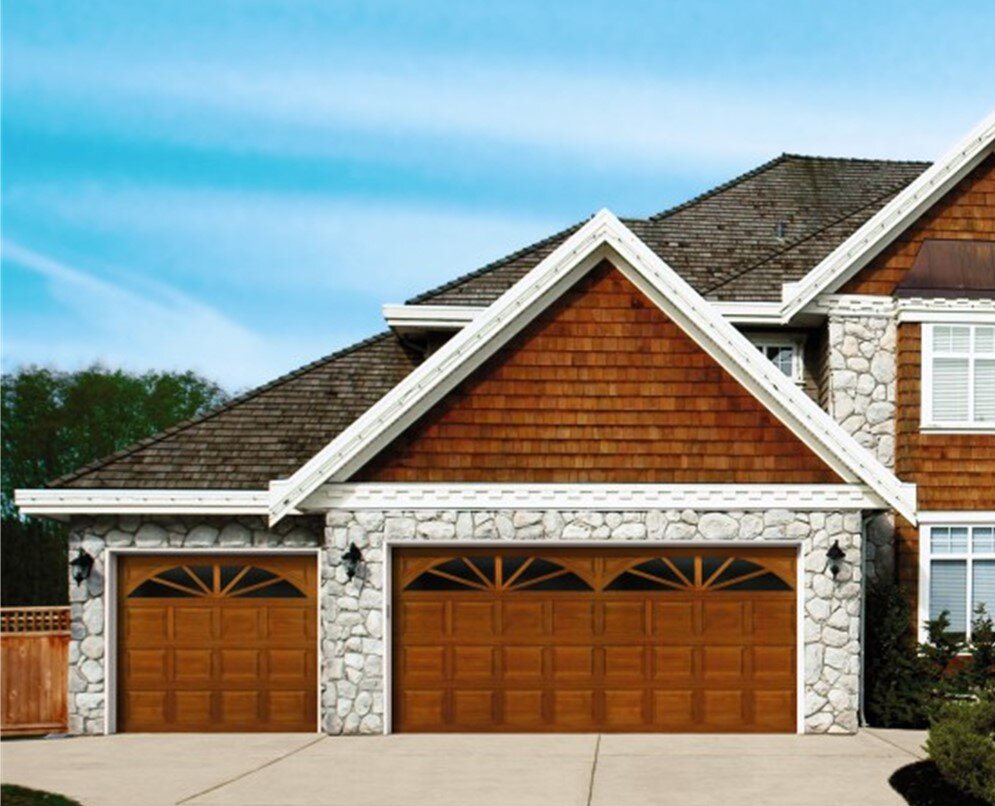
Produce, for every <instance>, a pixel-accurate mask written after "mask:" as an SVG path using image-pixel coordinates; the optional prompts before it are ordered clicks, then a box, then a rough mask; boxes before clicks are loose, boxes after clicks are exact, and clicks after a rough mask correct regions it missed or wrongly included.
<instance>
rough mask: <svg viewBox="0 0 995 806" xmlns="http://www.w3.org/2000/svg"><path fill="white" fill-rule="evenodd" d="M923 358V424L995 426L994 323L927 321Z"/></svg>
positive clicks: (929, 425)
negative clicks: (973, 323) (932, 323)
mask: <svg viewBox="0 0 995 806" xmlns="http://www.w3.org/2000/svg"><path fill="white" fill-rule="evenodd" d="M922 361H923V370H924V373H923V374H924V381H925V382H924V383H923V387H922V414H923V417H922V420H923V425H924V426H926V427H943V426H951V427H960V428H963V427H972V426H973V427H981V428H995V325H939V324H937V325H927V326H926V332H925V334H924V339H923V356H922Z"/></svg>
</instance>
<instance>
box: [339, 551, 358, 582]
mask: <svg viewBox="0 0 995 806" xmlns="http://www.w3.org/2000/svg"><path fill="white" fill-rule="evenodd" d="M362 561H363V552H361V551H360V550H359V546H357V545H356V544H355V543H350V544H349V548H348V549H346V550H345V551H343V552H342V563H343V564H344V565H345V575H346V576H347V577H348V578H349V579H350V580H351V579H352V578H353V577H354V576H356V571H358V570H359V564H360V563H361V562H362Z"/></svg>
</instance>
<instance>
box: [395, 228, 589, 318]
mask: <svg viewBox="0 0 995 806" xmlns="http://www.w3.org/2000/svg"><path fill="white" fill-rule="evenodd" d="M593 217H594V216H593V215H589V216H588V217H587V218H585V219H583V220H582V221H579V222H578V223H576V224H572V225H571V226H569V227H567V228H566V229H562V230H560V231H559V232H554V233H553V234H552V235H547V236H546V237H545V238H543V239H542V240H540V241H536V242H535V243H533V244H530V245H529V246H524V247H522V248H521V249H518V250H516V251H514V252H512V253H511V254H509V255H505V256H504V257H502V258H498V259H497V260H492V261H491V262H490V263H488V264H487V265H486V266H481V267H480V268H479V269H474V270H473V271H470V272H467V273H466V274H461V275H460V276H459V277H455V278H453V279H452V280H449V281H448V282H445V283H443V284H442V285H439V286H436V287H435V288H430V289H429V290H428V291H422V292H421V293H420V294H418V295H416V296H414V297H411V298H410V299H408V300H407V302H405V303H404V304H405V305H418V304H419V303H422V302H424V301H425V300H428V299H431V298H432V297H435V296H438V295H439V294H441V293H443V292H444V291H448V290H449V289H451V288H455V287H456V286H458V285H462V284H463V283H465V282H466V281H467V280H472V279H473V278H475V277H479V276H480V275H482V274H486V273H487V272H489V271H493V270H494V269H498V268H500V267H501V266H504V265H506V264H508V263H511V261H513V260H517V259H518V258H520V257H523V256H525V255H527V254H528V253H529V252H532V251H535V250H536V249H540V248H541V247H543V246H547V245H548V244H550V243H552V242H553V241H555V240H556V239H557V238H562V237H563V236H565V235H569V234H570V233H572V232H574V231H575V230H576V229H578V228H579V227H581V226H583V225H584V224H585V223H586V222H587V221H590V220H591V219H592V218H593Z"/></svg>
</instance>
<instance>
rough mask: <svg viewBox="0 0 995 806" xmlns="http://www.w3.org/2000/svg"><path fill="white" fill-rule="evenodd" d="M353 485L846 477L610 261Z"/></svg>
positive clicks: (834, 479)
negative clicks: (699, 345) (786, 424)
mask: <svg viewBox="0 0 995 806" xmlns="http://www.w3.org/2000/svg"><path fill="white" fill-rule="evenodd" d="M355 480H356V481H380V482H433V481H462V482H501V481H518V482H560V483H571V482H591V483H600V482H607V483H612V482H615V483H637V482H651V483H696V482H701V483H707V482H715V483H739V484H747V483H838V482H839V481H840V479H839V477H838V476H837V475H836V473H834V472H833V471H832V470H831V469H830V468H828V467H827V466H826V465H825V464H824V463H823V462H822V461H821V460H820V459H819V458H817V457H816V455H815V454H814V453H812V451H810V450H809V449H808V448H807V447H806V446H805V445H804V444H803V443H802V442H801V441H800V440H799V439H798V438H797V437H796V436H794V434H792V433H791V431H790V430H789V429H788V428H787V427H785V426H784V425H783V424H781V422H780V421H779V420H777V419H776V418H775V417H774V416H773V415H772V414H771V413H770V412H769V411H768V410H767V409H766V408H765V407H764V406H763V405H762V404H761V403H760V402H758V401H757V400H756V399H755V398H754V397H753V396H752V395H751V394H750V393H749V392H748V391H746V390H745V389H743V388H742V387H741V386H740V385H739V384H738V383H737V382H736V381H735V380H733V378H732V377H731V376H730V375H729V374H728V373H727V372H726V371H725V370H723V369H722V368H721V367H720V366H719V365H718V364H717V363H716V362H715V361H714V360H713V359H712V358H711V357H710V356H708V355H707V354H706V353H705V352H704V351H703V350H701V348H699V347H698V346H697V344H695V343H694V342H693V341H692V340H691V339H690V338H689V337H688V336H687V335H686V334H685V333H684V332H683V331H682V330H681V329H680V328H679V327H678V326H677V325H676V324H674V323H673V322H672V321H670V320H669V319H668V318H667V317H666V316H665V315H664V314H663V313H662V312H661V311H660V310H659V309H658V308H657V307H656V306H655V305H653V303H651V302H650V301H649V300H648V299H646V297H645V296H644V295H643V294H642V293H641V292H640V291H638V290H637V289H636V287H635V286H634V285H632V283H630V282H629V280H628V279H626V278H625V277H624V276H623V275H622V274H621V273H620V272H618V271H617V270H616V269H615V268H614V267H613V266H611V265H610V264H608V263H602V264H601V265H600V266H598V267H597V268H595V269H593V270H592V271H591V272H590V273H589V274H588V275H587V276H586V277H585V278H583V279H582V280H581V281H580V282H578V283H577V285H576V286H575V287H574V288H573V289H571V290H570V291H569V292H567V293H566V294H564V295H563V297H561V298H560V300H558V301H557V302H556V303H554V304H553V305H552V306H551V308H550V309H549V310H547V311H545V312H544V313H543V314H541V315H540V316H539V317H538V318H537V319H536V321H535V322H533V323H532V324H531V325H529V326H528V327H527V328H526V329H525V331H523V332H522V333H520V334H519V335H518V336H516V337H515V338H514V339H512V341H511V342H510V343H509V344H508V345H506V346H505V347H504V348H502V349H501V350H500V351H499V352H498V353H497V354H496V355H495V356H494V357H492V358H491V360H490V361H488V362H487V363H486V364H485V365H484V366H483V367H481V368H480V369H479V370H477V372H475V373H474V375H473V376H471V378H470V379H468V380H467V381H465V382H464V383H462V384H461V385H460V386H459V387H458V388H457V389H456V390H455V391H454V392H453V393H451V394H450V396H449V397H448V399H446V400H445V401H443V402H442V403H440V404H439V405H438V406H436V408H435V409H434V410H433V411H432V412H430V413H429V414H428V415H426V416H425V417H423V418H422V420H421V421H420V422H419V423H417V424H416V425H415V426H413V427H412V428H410V429H409V430H408V432H406V433H405V434H404V435H402V436H401V438H400V439H399V440H397V441H396V442H395V443H394V444H393V445H391V446H390V447H388V448H387V449H385V450H384V451H383V452H382V453H381V454H380V455H379V456H378V457H377V458H376V459H374V460H373V462H371V463H370V465H368V466H367V467H366V468H364V469H363V470H361V471H360V472H359V473H357V474H356V476H355Z"/></svg>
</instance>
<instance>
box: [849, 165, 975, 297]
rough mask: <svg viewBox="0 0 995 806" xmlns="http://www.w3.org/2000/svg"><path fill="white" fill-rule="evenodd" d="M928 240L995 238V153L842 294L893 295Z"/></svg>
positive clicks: (887, 249) (876, 259)
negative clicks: (923, 243)
mask: <svg viewBox="0 0 995 806" xmlns="http://www.w3.org/2000/svg"><path fill="white" fill-rule="evenodd" d="M926 239H937V240H976V241H995V155H992V156H989V157H988V158H987V159H985V160H984V161H983V162H982V163H981V164H980V165H979V166H978V167H977V168H975V169H974V170H973V171H972V172H971V173H970V174H968V175H967V176H966V177H964V179H962V180H961V181H960V182H959V183H958V184H957V186H956V187H954V188H953V189H951V190H950V192H949V193H947V195H946V196H944V198H943V199H941V200H940V201H939V202H938V203H937V204H936V205H934V206H933V208H932V209H931V210H929V211H928V212H927V213H926V214H925V215H924V216H923V217H922V218H921V219H920V220H919V221H918V222H916V224H915V225H914V226H913V227H911V228H909V230H907V231H906V232H904V233H903V234H902V235H901V236H899V237H898V238H897V239H896V240H895V242H894V243H892V244H891V245H890V246H888V247H887V248H886V249H885V250H884V251H883V252H882V253H881V254H880V255H878V256H877V257H876V258H875V259H874V260H873V261H872V262H871V263H870V265H868V266H867V267H866V268H864V269H863V270H861V271H860V272H859V273H858V274H857V276H856V277H853V278H852V279H851V280H850V281H849V282H847V283H846V284H845V285H844V286H843V288H842V289H841V293H844V294H885V295H891V294H894V293H895V288H896V287H897V286H898V284H899V283H900V282H901V281H902V279H903V278H904V277H905V274H906V273H907V272H908V270H909V269H910V268H912V264H913V263H915V259H916V256H917V255H918V254H919V248H920V247H921V246H922V242H923V241H924V240H926Z"/></svg>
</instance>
